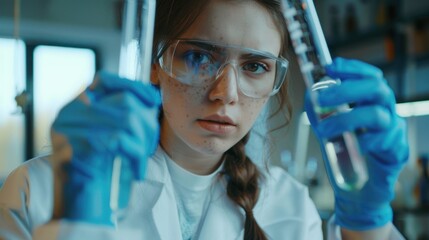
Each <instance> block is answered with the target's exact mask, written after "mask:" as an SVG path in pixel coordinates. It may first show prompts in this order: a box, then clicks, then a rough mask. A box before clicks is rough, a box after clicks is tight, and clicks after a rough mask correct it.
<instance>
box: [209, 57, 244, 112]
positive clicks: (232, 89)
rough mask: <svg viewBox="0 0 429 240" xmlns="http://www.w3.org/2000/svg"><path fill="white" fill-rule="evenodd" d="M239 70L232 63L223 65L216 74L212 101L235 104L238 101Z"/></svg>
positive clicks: (211, 92)
mask: <svg viewBox="0 0 429 240" xmlns="http://www.w3.org/2000/svg"><path fill="white" fill-rule="evenodd" d="M237 81H238V72H237V70H236V68H235V67H234V66H233V65H232V64H226V65H224V66H222V67H221V68H220V69H219V71H218V73H217V74H216V81H215V84H214V85H213V87H212V88H211V90H210V94H209V98H210V100H211V101H222V103H224V104H233V103H236V102H237V101H238V84H237V83H238V82H237Z"/></svg>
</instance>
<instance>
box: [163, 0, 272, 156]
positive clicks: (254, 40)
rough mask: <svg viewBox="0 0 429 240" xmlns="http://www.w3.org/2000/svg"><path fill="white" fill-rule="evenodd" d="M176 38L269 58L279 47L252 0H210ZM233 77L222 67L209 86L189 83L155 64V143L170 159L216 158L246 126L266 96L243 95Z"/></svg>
mask: <svg viewBox="0 0 429 240" xmlns="http://www.w3.org/2000/svg"><path fill="white" fill-rule="evenodd" d="M180 38H186V39H199V40H209V41H212V42H217V43H222V44H228V45H231V44H232V45H239V46H242V47H247V48H252V49H256V50H261V51H265V52H269V53H271V54H273V55H274V56H278V55H279V52H280V45H281V37H280V32H279V31H278V30H277V28H276V25H275V24H274V22H273V19H272V17H271V16H270V14H269V13H268V11H267V10H266V9H265V8H264V7H262V6H260V5H258V4H257V3H256V2H254V1H240V2H231V1H211V2H210V3H209V5H208V6H207V8H205V10H204V11H203V12H202V13H201V14H200V16H199V17H198V18H197V20H196V21H195V22H194V23H193V25H192V26H191V27H190V28H189V29H188V30H187V31H186V32H185V33H184V34H183V35H181V36H180ZM237 80H238V79H236V75H235V74H234V70H233V69H232V68H230V67H226V68H225V70H224V71H223V72H222V74H221V75H220V76H219V77H218V79H217V80H216V81H215V82H213V83H211V84H210V85H205V86H198V87H195V86H189V85H185V84H183V83H181V82H179V81H177V80H176V79H174V78H171V77H169V76H168V75H167V74H166V73H165V72H164V71H163V70H162V69H161V68H160V67H159V65H156V66H155V82H156V81H159V82H158V84H159V85H160V88H161V91H162V97H163V111H164V118H163V120H162V123H161V124H162V131H161V144H162V145H163V147H164V149H165V150H166V151H167V153H169V155H170V156H172V158H173V159H175V160H176V161H177V159H178V158H181V157H182V158H191V157H192V158H196V157H197V158H199V159H201V158H202V159H217V160H219V159H220V157H221V156H222V154H223V153H224V152H225V151H227V150H228V149H229V148H231V147H232V146H233V145H234V144H236V143H237V142H238V141H239V140H240V139H241V138H243V137H244V135H245V134H246V133H247V132H248V131H249V130H250V128H251V127H252V125H253V123H254V122H255V120H256V118H257V116H258V114H259V113H260V111H261V109H262V108H263V106H264V105H265V104H266V102H267V100H268V98H267V97H266V98H261V99H255V98H251V97H248V96H246V95H244V94H243V93H241V92H240V90H239V88H238V85H237ZM200 161H201V160H200Z"/></svg>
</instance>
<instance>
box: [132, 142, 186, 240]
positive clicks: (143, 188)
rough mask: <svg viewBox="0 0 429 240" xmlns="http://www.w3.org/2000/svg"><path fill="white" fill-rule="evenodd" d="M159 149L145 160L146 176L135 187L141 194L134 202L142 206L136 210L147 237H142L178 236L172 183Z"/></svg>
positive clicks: (166, 238) (179, 236) (166, 239)
mask: <svg viewBox="0 0 429 240" xmlns="http://www.w3.org/2000/svg"><path fill="white" fill-rule="evenodd" d="M162 151H163V150H162V149H161V148H158V151H157V153H156V154H155V155H154V156H153V158H152V159H151V160H149V161H148V167H147V171H148V172H147V174H146V179H145V180H144V181H143V182H141V183H140V184H139V186H138V188H139V189H138V190H137V191H138V193H139V195H140V197H139V199H140V203H137V204H139V206H141V209H140V211H139V212H140V213H141V214H142V216H143V218H144V219H142V221H143V222H144V224H145V226H143V228H144V229H145V230H144V232H145V234H144V235H145V237H146V236H147V238H144V239H162V240H170V239H181V238H182V235H181V230H180V226H179V217H178V213H177V207H176V200H175V197H174V194H173V184H172V182H171V178H170V175H169V174H168V169H167V165H166V162H165V161H166V159H165V157H164V155H163V153H162ZM142 200H143V202H142ZM146 233H147V234H146Z"/></svg>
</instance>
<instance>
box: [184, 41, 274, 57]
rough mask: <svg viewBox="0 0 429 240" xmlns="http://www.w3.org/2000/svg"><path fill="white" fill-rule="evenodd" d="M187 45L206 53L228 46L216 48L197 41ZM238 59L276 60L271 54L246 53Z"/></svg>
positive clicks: (213, 45) (214, 45)
mask: <svg viewBox="0 0 429 240" xmlns="http://www.w3.org/2000/svg"><path fill="white" fill-rule="evenodd" d="M187 44H189V45H192V46H196V47H199V48H202V49H204V50H207V51H217V50H220V49H225V48H228V46H225V47H223V46H217V45H216V44H212V43H208V42H199V41H189V42H187ZM230 48H236V47H235V46H230ZM244 49H246V48H244ZM254 51H257V50H254ZM240 58H243V59H260V60H263V59H276V58H277V57H276V56H274V55H273V54H271V53H268V52H267V53H264V54H261V53H246V54H243V55H241V56H240Z"/></svg>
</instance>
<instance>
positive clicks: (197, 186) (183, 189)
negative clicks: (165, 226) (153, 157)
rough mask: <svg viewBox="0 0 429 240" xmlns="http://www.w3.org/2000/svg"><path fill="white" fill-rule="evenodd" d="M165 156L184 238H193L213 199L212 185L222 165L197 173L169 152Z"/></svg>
mask: <svg viewBox="0 0 429 240" xmlns="http://www.w3.org/2000/svg"><path fill="white" fill-rule="evenodd" d="M165 157H166V158H167V161H166V162H167V167H168V170H169V172H170V175H171V180H172V182H173V187H174V191H175V197H176V202H177V211H178V214H179V221H180V228H181V230H182V239H183V240H191V239H193V238H194V236H195V235H196V234H198V232H199V228H200V227H201V224H200V223H201V222H202V221H204V217H205V214H206V213H207V208H208V205H209V202H210V200H211V195H212V194H211V186H212V184H213V182H214V181H215V180H216V178H217V176H218V173H219V171H221V169H222V165H221V166H219V168H218V169H216V171H214V172H213V173H211V174H210V175H197V174H194V173H192V172H189V171H188V170H186V169H184V168H182V167H181V166H179V165H178V164H177V163H176V162H174V161H173V160H172V159H171V158H169V157H168V156H167V154H165Z"/></svg>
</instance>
